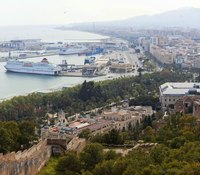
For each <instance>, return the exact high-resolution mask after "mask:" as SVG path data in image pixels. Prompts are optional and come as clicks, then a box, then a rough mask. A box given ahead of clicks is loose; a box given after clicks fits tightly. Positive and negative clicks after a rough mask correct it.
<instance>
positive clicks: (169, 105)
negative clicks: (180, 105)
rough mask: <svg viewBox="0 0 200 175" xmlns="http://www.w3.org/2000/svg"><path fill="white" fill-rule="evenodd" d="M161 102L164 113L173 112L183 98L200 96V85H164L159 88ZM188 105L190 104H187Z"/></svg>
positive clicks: (169, 83)
mask: <svg viewBox="0 0 200 175" xmlns="http://www.w3.org/2000/svg"><path fill="white" fill-rule="evenodd" d="M159 90H160V102H161V105H162V109H163V111H165V110H169V109H171V110H173V109H174V107H175V103H176V102H177V101H178V100H179V99H181V98H182V97H184V96H186V97H192V96H199V95H200V83H172V82H168V83H164V84H162V85H161V86H160V87H159ZM186 105H188V104H186Z"/></svg>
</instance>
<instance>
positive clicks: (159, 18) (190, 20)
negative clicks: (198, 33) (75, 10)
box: [72, 8, 200, 28]
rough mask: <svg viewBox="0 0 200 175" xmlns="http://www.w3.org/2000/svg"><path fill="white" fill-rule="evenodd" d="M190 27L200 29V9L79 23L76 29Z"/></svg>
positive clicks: (183, 9) (75, 25) (184, 9)
mask: <svg viewBox="0 0 200 175" xmlns="http://www.w3.org/2000/svg"><path fill="white" fill-rule="evenodd" d="M94 24H95V27H103V26H104V27H105V26H106V27H114V26H115V27H148V28H157V27H185V28H187V27H189V28H200V8H181V9H176V10H171V11H167V12H164V13H159V14H155V15H144V16H136V17H133V18H128V19H125V20H119V21H109V22H95V23H78V24H72V26H74V27H83V28H87V27H91V26H92V25H94Z"/></svg>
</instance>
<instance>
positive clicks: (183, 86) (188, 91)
mask: <svg viewBox="0 0 200 175" xmlns="http://www.w3.org/2000/svg"><path fill="white" fill-rule="evenodd" d="M159 88H160V93H161V95H195V94H197V93H198V94H199V93H200V83H196V82H194V83H187V82H184V83H173V82H167V83H164V84H162V85H161V86H160V87H159Z"/></svg>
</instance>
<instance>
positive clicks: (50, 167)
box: [39, 157, 59, 175]
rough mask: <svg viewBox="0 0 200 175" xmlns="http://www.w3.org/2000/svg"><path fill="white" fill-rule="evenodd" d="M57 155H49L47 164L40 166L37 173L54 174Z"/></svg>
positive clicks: (41, 174) (43, 174) (40, 174)
mask: <svg viewBox="0 0 200 175" xmlns="http://www.w3.org/2000/svg"><path fill="white" fill-rule="evenodd" d="M58 160H59V157H51V158H50V160H49V161H48V162H47V165H46V166H44V167H43V168H42V170H41V171H40V173H39V175H56V171H55V169H56V165H57V163H58Z"/></svg>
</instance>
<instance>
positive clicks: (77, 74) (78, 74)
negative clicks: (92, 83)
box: [59, 71, 102, 77]
mask: <svg viewBox="0 0 200 175" xmlns="http://www.w3.org/2000/svg"><path fill="white" fill-rule="evenodd" d="M59 76H61V77H99V76H102V75H84V74H82V72H67V71H62V72H61V73H60V74H59Z"/></svg>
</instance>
